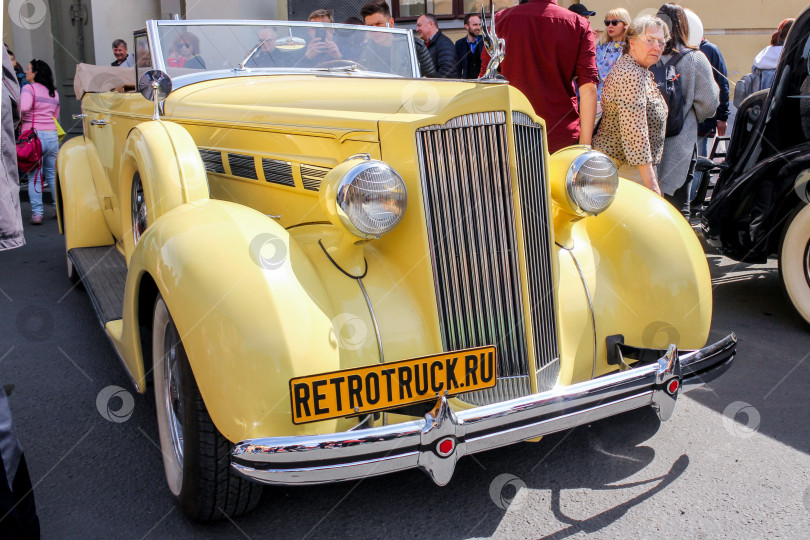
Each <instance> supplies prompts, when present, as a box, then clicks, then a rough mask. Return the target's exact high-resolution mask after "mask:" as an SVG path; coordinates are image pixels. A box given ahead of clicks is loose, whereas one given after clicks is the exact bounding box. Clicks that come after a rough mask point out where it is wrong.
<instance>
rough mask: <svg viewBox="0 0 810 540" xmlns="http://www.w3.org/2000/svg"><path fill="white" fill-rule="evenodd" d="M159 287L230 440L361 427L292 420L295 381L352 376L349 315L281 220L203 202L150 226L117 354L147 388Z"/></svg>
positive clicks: (129, 290)
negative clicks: (150, 325)
mask: <svg viewBox="0 0 810 540" xmlns="http://www.w3.org/2000/svg"><path fill="white" fill-rule="evenodd" d="M335 272H337V270H335ZM150 288H152V290H154V289H156V290H157V292H159V293H160V294H161V295H162V296H163V299H164V300H165V302H166V305H167V306H168V308H169V312H170V314H171V316H172V318H173V320H174V323H175V325H176V326H177V329H178V332H179V334H180V336H181V340H182V342H183V345H184V347H185V349H186V352H187V354H188V358H189V362H190V364H191V368H192V371H193V372H194V377H195V379H196V381H197V385H198V386H199V388H200V392H201V394H202V397H203V399H204V400H205V404H206V406H207V408H208V411H209V413H210V414H211V418H212V419H213V421H214V424H215V425H216V426H217V428H218V429H219V430H220V432H222V434H223V435H224V436H225V437H227V438H228V439H229V440H231V441H239V440H242V439H245V438H250V437H258V436H269V435H303V434H306V433H310V434H311V433H324V432H334V431H340V430H343V429H347V428H348V427H350V426H351V425H354V424H356V423H357V422H358V420H356V419H355V420H344V419H341V420H331V421H325V422H320V423H318V424H310V425H303V426H295V425H293V424H292V422H291V420H290V398H289V380H290V378H291V377H296V376H301V375H310V374H314V373H320V372H327V371H332V370H337V369H340V368H341V364H340V354H341V351H340V350H339V344H338V341H339V340H338V339H337V338H336V336H335V332H334V330H333V319H335V316H336V313H339V311H338V310H339V309H340V307H339V306H337V307H335V308H333V307H332V302H331V301H330V298H329V297H328V295H327V292H326V290H325V287H324V286H323V284H322V278H321V277H320V276H319V274H318V272H317V270H316V268H315V267H314V266H313V264H312V263H311V261H310V259H309V258H308V256H307V254H306V253H305V251H304V250H303V248H302V247H301V246H300V245H299V243H298V242H296V241H295V240H294V239H292V238H291V237H290V235H289V234H288V232H287V231H286V230H285V229H283V228H282V227H281V226H280V225H279V224H278V223H276V222H275V221H273V220H272V219H270V218H268V217H267V216H265V215H264V214H261V213H259V212H256V211H255V210H252V209H250V208H247V207H245V206H241V205H237V204H233V203H229V202H223V201H217V200H201V201H197V202H193V203H189V204H184V205H181V206H179V207H178V208H176V209H174V210H171V211H169V212H167V213H166V214H165V215H163V216H162V217H161V218H160V219H158V220H157V221H156V222H155V223H153V224H152V225H150V227H149V228H148V229H147V231H146V233H145V234H144V235H143V236H142V237H141V239H140V241H139V242H138V244H137V246H136V248H135V250H134V252H133V255H132V258H131V259H130V266H129V274H128V276H127V284H126V292H125V300H124V327H123V330H122V332H123V335H122V336H121V343H118V344H117V345H118V348H119V350H122V351H125V353H124V354H123V355H122V356H123V357H124V360H125V364H126V365H127V367H128V368H129V370H130V372H131V374H132V376H133V379H134V380H135V382H136V384H137V385H138V386H139V387H140V388H141V389H143V388H144V383H145V375H146V374H145V372H144V367H145V365H144V362H143V355H142V351H141V350H140V340H139V339H138V331H139V329H138V323H139V320H140V322H141V323H143V322H144V314H143V313H139V309H142V310H147V309H152V307H153V306H154V301H153V298H149V299H148V300H149V301H147V302H144V301H143V298H142V297H143V295H148V291H149V289H150ZM151 317H152V315H151V313H149V314H148V317H147V320H148V321H151ZM146 369H149V367H148V364H147V367H146ZM154 376H159V374H157V373H156V374H154ZM234 396H237V397H238V398H236V399H235V398H234Z"/></svg>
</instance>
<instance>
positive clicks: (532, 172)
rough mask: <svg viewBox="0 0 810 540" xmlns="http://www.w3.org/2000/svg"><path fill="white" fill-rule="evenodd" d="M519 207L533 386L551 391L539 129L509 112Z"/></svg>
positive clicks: (552, 318)
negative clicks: (534, 369) (534, 368)
mask: <svg viewBox="0 0 810 540" xmlns="http://www.w3.org/2000/svg"><path fill="white" fill-rule="evenodd" d="M512 123H513V125H514V138H515V155H516V156H517V172H518V185H519V186H520V208H521V214H522V222H523V230H524V231H525V233H524V236H525V237H526V238H525V244H526V268H527V274H528V276H527V277H528V282H529V299H530V301H531V313H532V335H533V337H534V354H535V358H536V359H537V368H538V369H537V387H538V389H539V390H540V391H543V390H546V389H549V388H552V387H553V386H554V384H555V383H556V382H557V375H559V370H560V361H559V358H560V354H559V350H558V348H557V318H556V312H555V309H554V283H553V273H552V268H551V254H552V251H551V234H550V230H549V227H550V223H551V219H550V216H549V215H548V210H549V207H548V200H547V199H548V197H547V193H546V189H547V188H546V185H547V184H546V180H545V177H544V175H543V171H544V168H543V156H544V155H545V152H544V151H543V126H541V125H539V124H536V123H534V121H533V120H532V119H531V118H530V117H529V116H528V115H526V114H524V113H521V112H513V113H512Z"/></svg>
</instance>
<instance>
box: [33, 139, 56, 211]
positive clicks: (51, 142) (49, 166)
mask: <svg viewBox="0 0 810 540" xmlns="http://www.w3.org/2000/svg"><path fill="white" fill-rule="evenodd" d="M37 136H38V137H39V140H40V142H42V166H41V167H40V168H39V169H38V170H34V171H31V172H29V173H28V174H27V176H28V199H29V200H30V201H31V214H32V215H34V216H41V215H42V192H43V184H44V185H47V186H50V190H51V194H52V195H53V200H54V201H56V192H55V191H54V187H55V185H56V153H57V152H58V151H59V136H58V135H57V134H56V131H55V130H54V131H37ZM35 179H36V180H35Z"/></svg>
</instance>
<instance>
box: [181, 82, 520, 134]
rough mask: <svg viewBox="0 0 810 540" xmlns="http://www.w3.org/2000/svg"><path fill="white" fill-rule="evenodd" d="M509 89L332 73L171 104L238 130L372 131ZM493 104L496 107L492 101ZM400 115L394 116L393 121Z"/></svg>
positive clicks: (187, 95) (227, 89) (233, 85)
mask: <svg viewBox="0 0 810 540" xmlns="http://www.w3.org/2000/svg"><path fill="white" fill-rule="evenodd" d="M503 86H505V85H500V84H481V83H475V82H464V81H450V80H432V79H401V78H390V79H380V78H360V77H353V76H350V77H347V76H334V75H323V76H319V75H284V76H279V75H276V76H251V77H233V78H227V79H219V80H212V81H205V82H201V83H195V84H191V85H187V86H184V87H182V88H179V89H178V90H176V91H175V92H173V93H172V94H171V95H170V96H169V98H168V99H167V100H166V105H165V112H166V115H167V116H169V117H174V118H177V119H183V120H189V121H200V122H206V121H210V122H215V123H228V124H231V125H234V126H238V125H243V126H245V127H247V126H250V125H252V126H255V127H257V128H261V127H264V128H268V127H272V126H280V127H281V126H283V127H284V129H285V130H292V131H300V130H301V129H302V128H307V129H306V130H307V131H310V130H317V131H328V132H336V133H338V132H339V133H342V134H343V136H345V134H346V133H349V132H369V133H370V132H373V133H374V134H375V135H376V133H377V129H378V123H379V122H381V121H418V120H419V119H424V118H427V117H433V116H434V115H435V114H436V113H437V111H439V110H441V109H443V108H445V107H446V106H448V105H450V104H451V103H453V102H457V103H459V104H462V103H464V102H468V101H469V100H470V99H472V100H473V101H476V102H478V101H479V98H480V99H482V100H485V101H483V102H479V103H478V107H477V108H478V110H481V107H487V105H488V104H487V103H486V101H487V100H488V99H487V98H488V97H494V95H490V93H492V92H496V91H498V90H499V91H501V92H503V89H502V88H500V87H503ZM489 106H491V104H489ZM393 115H396V116H393Z"/></svg>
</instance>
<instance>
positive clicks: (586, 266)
mask: <svg viewBox="0 0 810 540" xmlns="http://www.w3.org/2000/svg"><path fill="white" fill-rule="evenodd" d="M652 224H655V226H652ZM571 238H572V243H573V248H572V249H571V250H565V249H562V250H560V263H561V264H560V266H561V271H562V272H567V273H569V274H572V276H573V275H577V276H579V275H581V276H582V277H581V278H580V279H584V282H585V284H586V285H587V293H588V294H589V295H590V298H591V302H592V304H593V310H594V314H595V318H596V358H597V365H596V375H597V376H599V375H601V374H604V373H607V372H608V371H613V370H615V369H616V366H610V365H608V364H607V363H606V357H607V347H606V343H605V339H606V338H607V337H608V336H611V335H615V334H622V335H623V336H624V338H625V339H624V341H625V343H627V344H629V345H634V346H639V347H648V348H661V349H666V348H667V346H668V345H669V344H670V343H674V344H676V345H677V346H678V348H680V349H696V348H700V347H702V346H703V345H704V344H705V343H706V340H707V339H708V335H709V328H710V326H711V318H712V288H711V275H710V273H709V266H708V263H707V262H706V256H705V254H704V252H703V248H702V247H701V245H700V242H699V240H698V238H697V235H695V233H694V231H693V230H692V228H691V226H690V225H689V223H688V222H687V221H686V220H685V219H684V218H683V216H682V215H681V214H680V213H679V212H678V211H677V210H675V208H674V207H673V206H672V205H670V204H669V203H668V202H667V201H665V200H664V199H663V198H661V197H659V196H658V195H656V194H655V193H653V192H652V191H650V190H649V189H647V188H645V187H643V186H641V185H639V184H636V183H634V182H631V181H629V180H624V179H620V181H619V190H618V192H617V194H616V199H615V201H614V202H613V204H612V205H611V206H610V207H609V208H608V209H607V210H606V211H605V212H604V213H602V214H599V215H598V216H595V217H588V218H585V219H582V220H580V221H577V222H576V223H575V224H574V225H573V227H572V230H571ZM572 255H573V257H574V258H575V259H576V263H574V261H573V259H572V258H571V256H572ZM577 264H578V265H579V268H577ZM561 303H563V304H564V303H565V298H562V299H561ZM562 316H563V317H564V316H565V313H564V309H563V314H562ZM563 322H564V321H563ZM588 323H589V324H588V326H590V321H589V322H588ZM577 326H578V328H579V331H571V332H563V333H562V336H563V339H564V340H566V341H568V343H565V344H564V348H566V349H568V348H571V347H575V349H574V350H589V351H592V350H593V332H592V330H591V328H590V327H583V325H582V321H581V320H580V322H579V323H578V325H577ZM569 369H571V370H573V371H572V372H571V373H563V374H562V376H561V380H563V381H570V382H580V381H584V380H587V379H590V378H591V370H592V365H591V364H588V363H585V362H580V363H577V364H576V365H575V366H573V365H570V364H569Z"/></svg>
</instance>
